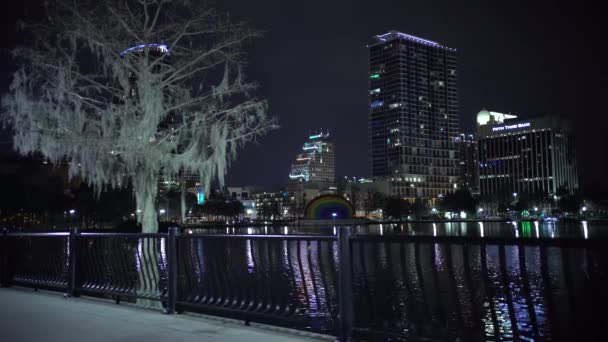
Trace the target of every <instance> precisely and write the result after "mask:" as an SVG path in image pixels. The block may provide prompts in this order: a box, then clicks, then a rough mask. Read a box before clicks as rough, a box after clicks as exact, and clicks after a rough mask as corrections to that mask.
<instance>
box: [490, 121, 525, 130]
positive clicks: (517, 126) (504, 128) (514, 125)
mask: <svg viewBox="0 0 608 342" xmlns="http://www.w3.org/2000/svg"><path fill="white" fill-rule="evenodd" d="M528 127H530V123H529V122H521V123H517V124H512V125H503V126H496V127H492V132H501V131H511V130H514V129H520V128H528Z"/></svg>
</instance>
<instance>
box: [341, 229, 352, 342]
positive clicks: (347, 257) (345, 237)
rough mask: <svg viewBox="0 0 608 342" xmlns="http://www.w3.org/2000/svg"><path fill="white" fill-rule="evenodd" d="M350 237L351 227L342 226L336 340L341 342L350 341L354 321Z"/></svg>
mask: <svg viewBox="0 0 608 342" xmlns="http://www.w3.org/2000/svg"><path fill="white" fill-rule="evenodd" d="M351 235H352V233H351V227H345V226H343V227H340V228H339V233H338V249H339V251H340V263H339V267H340V269H339V270H338V276H339V279H338V285H339V292H338V309H339V325H340V326H339V329H340V331H339V335H338V340H339V341H341V342H346V341H352V331H353V321H354V312H353V275H352V267H351V263H352V253H351V245H350V237H351Z"/></svg>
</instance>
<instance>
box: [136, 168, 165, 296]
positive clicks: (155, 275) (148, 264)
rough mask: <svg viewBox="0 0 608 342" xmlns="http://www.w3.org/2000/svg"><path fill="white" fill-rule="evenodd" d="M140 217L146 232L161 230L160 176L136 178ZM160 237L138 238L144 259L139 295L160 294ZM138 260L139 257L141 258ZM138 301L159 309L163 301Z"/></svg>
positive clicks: (142, 173)
mask: <svg viewBox="0 0 608 342" xmlns="http://www.w3.org/2000/svg"><path fill="white" fill-rule="evenodd" d="M133 187H134V190H135V201H136V206H137V220H138V221H139V223H141V230H142V233H158V215H157V213H156V196H157V194H158V176H156V175H154V174H150V173H145V172H140V173H138V174H137V175H136V176H135V178H134V181H133ZM155 242H156V239H154V238H142V239H140V240H139V241H138V248H137V250H136V252H135V253H136V254H137V255H135V257H136V258H137V259H139V260H140V263H139V267H138V270H137V274H138V285H139V286H138V290H137V295H138V296H151V297H154V296H156V295H157V294H158V293H159V286H158V285H159V281H160V276H159V265H158V260H159V258H158V249H157V248H156V243H155ZM137 259H136V260H137ZM137 304H138V305H141V306H144V307H148V308H159V307H160V306H161V305H160V302H157V301H154V300H150V299H143V298H137Z"/></svg>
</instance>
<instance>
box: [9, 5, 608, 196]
mask: <svg viewBox="0 0 608 342" xmlns="http://www.w3.org/2000/svg"><path fill="white" fill-rule="evenodd" d="M194 2H196V1H194ZM37 3H38V2H36V1H31V0H28V1H20V2H19V4H17V5H14V6H19V7H18V8H12V9H9V8H6V7H5V6H7V5H6V4H3V6H4V8H3V11H2V14H1V15H2V19H1V21H2V22H1V25H2V44H1V47H2V48H3V49H4V50H3V51H2V54H1V60H0V72H1V73H2V77H1V79H0V80H1V83H0V90H1V91H2V92H5V91H6V89H7V87H8V82H9V77H10V70H11V66H10V57H9V56H8V53H7V52H6V48H9V47H11V46H12V45H13V44H14V42H15V38H14V31H15V30H14V22H15V19H16V18H18V17H20V16H22V15H23V13H24V8H28V9H29V10H30V11H36V10H35V9H36V8H37V7H40V5H39V4H37ZM463 3H466V5H463ZM217 6H218V7H219V8H221V9H223V10H227V11H229V12H230V13H231V16H232V17H233V19H236V20H248V21H249V22H250V24H251V26H253V27H254V28H257V29H261V30H264V31H265V36H264V38H262V39H259V40H257V41H255V42H254V43H253V44H252V45H251V46H250V64H249V68H248V74H249V78H250V79H253V80H257V81H258V82H259V83H260V85H261V88H260V91H259V95H260V97H263V98H266V99H268V101H269V103H270V109H271V114H272V115H274V116H276V117H277V118H278V120H279V124H280V126H281V128H280V129H279V130H277V131H274V132H272V133H270V134H269V135H268V136H266V137H263V138H261V139H259V141H258V143H257V144H253V145H249V146H248V147H247V148H245V149H243V150H241V151H240V154H239V156H238V159H237V161H236V162H234V163H233V164H232V167H231V169H230V171H229V174H228V178H227V179H228V184H227V185H249V184H257V185H263V186H265V187H266V188H267V189H272V188H273V186H275V185H279V184H283V183H285V182H286V181H287V180H288V177H287V175H288V173H289V169H290V163H291V162H292V161H293V159H294V158H295V154H296V153H298V151H299V149H300V148H301V145H302V144H303V142H304V140H305V139H306V137H307V134H308V133H309V132H310V130H311V129H315V128H323V129H328V130H329V131H330V133H331V134H332V135H333V138H334V141H335V143H336V174H337V175H338V176H345V175H346V176H349V177H352V176H357V177H361V176H369V174H370V172H369V161H368V152H367V150H368V146H367V116H368V103H367V94H368V73H367V72H368V70H367V69H368V60H367V58H368V55H367V49H366V43H367V42H368V41H369V39H370V37H371V36H373V35H376V34H380V33H385V32H386V31H388V30H391V29H395V30H399V31H402V32H405V33H409V34H412V35H416V36H419V37H422V38H426V39H429V40H434V41H437V42H439V43H441V44H443V45H446V46H449V47H453V48H456V49H458V54H459V70H458V73H459V92H460V104H461V106H460V109H461V111H460V119H461V128H462V130H463V131H464V132H474V130H475V115H476V113H477V112H478V111H479V110H480V109H482V108H487V109H490V110H494V111H500V112H510V113H513V114H516V115H519V116H520V117H523V118H525V117H532V116H538V115H544V114H547V115H554V116H559V117H564V118H569V119H571V120H573V121H574V126H575V129H576V133H575V138H576V139H577V141H576V143H577V152H578V165H579V175H580V179H581V181H582V185H583V187H585V188H598V187H603V188H604V189H606V188H608V177H607V176H606V175H608V133H606V123H608V119H606V115H607V114H608V113H607V111H606V105H605V97H606V96H607V95H608V94H606V89H607V87H606V84H607V82H608V77H607V74H608V72H607V71H606V66H605V60H606V57H607V56H606V49H605V47H604V45H605V41H606V39H605V36H604V31H605V28H604V27H603V26H604V25H603V24H602V22H603V20H604V18H603V17H602V13H603V12H602V11H600V10H599V8H594V7H592V5H590V3H588V2H581V3H579V4H576V3H574V2H572V1H570V2H566V1H558V2H549V1H543V2H542V3H541V1H535V2H534V4H531V1H509V2H501V3H497V2H494V1H466V2H461V1H430V0H421V1H418V0H416V1H412V0H410V1H380V0H376V1H328V0H324V1H318V0H308V1H285V0H274V1H263V0H260V1H244V0H222V1H217ZM593 6H596V5H593ZM600 62H604V63H600ZM6 140H7V137H6V135H5V134H4V135H1V136H0V150H2V153H6V150H7V148H9V147H10V145H8V144H6V143H1V141H6Z"/></svg>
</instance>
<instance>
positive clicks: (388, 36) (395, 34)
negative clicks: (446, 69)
mask: <svg viewBox="0 0 608 342" xmlns="http://www.w3.org/2000/svg"><path fill="white" fill-rule="evenodd" d="M373 38H374V39H375V40H376V41H375V42H374V43H372V44H370V46H371V45H375V44H380V43H384V42H388V41H391V40H394V39H405V40H409V41H412V42H415V43H420V44H424V45H428V46H432V47H438V48H444V49H450V50H456V49H452V48H448V47H447V46H444V45H441V44H439V43H437V42H434V41H432V40H428V39H424V38H420V37H416V36H413V35H411V34H407V33H403V32H399V31H395V30H391V31H388V32H387V33H384V34H379V35H376V36H374V37H373Z"/></svg>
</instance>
